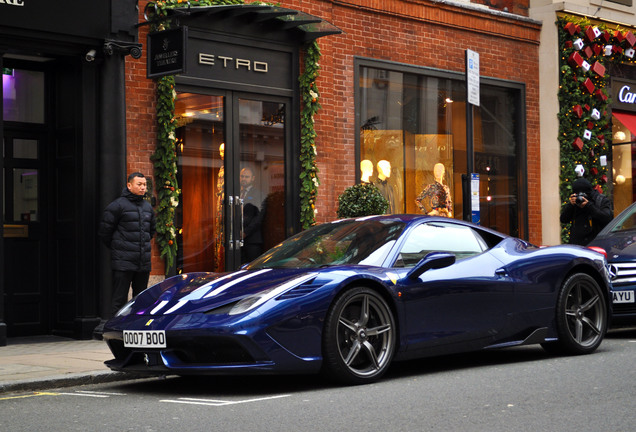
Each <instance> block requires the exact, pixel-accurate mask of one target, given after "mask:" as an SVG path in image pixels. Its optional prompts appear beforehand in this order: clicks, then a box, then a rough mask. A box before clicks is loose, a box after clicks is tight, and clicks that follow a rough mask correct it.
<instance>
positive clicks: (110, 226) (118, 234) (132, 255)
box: [98, 172, 155, 315]
mask: <svg viewBox="0 0 636 432" xmlns="http://www.w3.org/2000/svg"><path fill="white" fill-rule="evenodd" d="M146 186H147V185H146V178H145V177H144V175H143V174H142V173H139V172H134V173H132V174H130V175H129V176H128V184H127V187H126V188H124V190H123V192H122V193H121V196H120V197H119V198H117V199H115V200H114V201H113V202H111V203H110V204H109V205H108V206H107V207H106V209H105V210H104V215H103V217H102V221H101V223H100V225H99V232H98V234H99V237H100V238H101V239H102V241H103V242H104V244H106V246H107V247H108V248H109V249H110V251H111V266H112V271H113V295H112V302H111V313H112V315H114V314H115V313H116V312H117V311H118V310H119V309H120V308H121V307H122V306H123V305H124V304H125V303H126V301H127V300H128V290H129V288H130V284H131V283H132V289H133V297H134V296H136V295H137V294H139V293H140V292H141V291H143V290H145V289H146V288H147V286H148V279H149V277H150V267H151V255H152V254H151V246H150V240H151V239H152V237H153V236H154V235H155V213H154V211H153V210H152V206H151V205H150V203H148V201H146V200H144V195H145V194H146Z"/></svg>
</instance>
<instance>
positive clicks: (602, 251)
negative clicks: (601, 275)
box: [587, 246, 607, 259]
mask: <svg viewBox="0 0 636 432" xmlns="http://www.w3.org/2000/svg"><path fill="white" fill-rule="evenodd" d="M587 248H588V249H592V250H593V251H594V252H598V253H600V254H603V256H604V257H605V259H607V251H606V250H605V249H603V248H602V247H598V246H588V247H587Z"/></svg>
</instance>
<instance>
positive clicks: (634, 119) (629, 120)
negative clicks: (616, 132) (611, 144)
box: [612, 111, 636, 140]
mask: <svg viewBox="0 0 636 432" xmlns="http://www.w3.org/2000/svg"><path fill="white" fill-rule="evenodd" d="M612 114H613V115H614V117H616V118H617V119H618V121H619V122H621V123H622V124H623V126H625V127H626V128H627V129H629V131H630V132H631V133H632V140H636V114H632V113H626V112H620V111H614V112H612Z"/></svg>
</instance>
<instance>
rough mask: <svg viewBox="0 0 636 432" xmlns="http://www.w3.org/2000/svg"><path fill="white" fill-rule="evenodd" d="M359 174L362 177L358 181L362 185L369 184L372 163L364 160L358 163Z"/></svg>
mask: <svg viewBox="0 0 636 432" xmlns="http://www.w3.org/2000/svg"><path fill="white" fill-rule="evenodd" d="M360 172H361V173H362V177H361V178H360V180H361V181H362V182H363V183H370V182H371V176H372V175H373V162H371V161H370V160H369V159H364V160H362V161H360Z"/></svg>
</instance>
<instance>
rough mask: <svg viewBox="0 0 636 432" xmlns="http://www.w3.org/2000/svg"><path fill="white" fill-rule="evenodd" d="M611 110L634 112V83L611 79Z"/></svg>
mask: <svg viewBox="0 0 636 432" xmlns="http://www.w3.org/2000/svg"><path fill="white" fill-rule="evenodd" d="M610 85H611V90H612V108H613V109H619V110H623V111H634V112H636V82H635V81H628V80H622V79H617V78H612V80H611V84H610Z"/></svg>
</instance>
